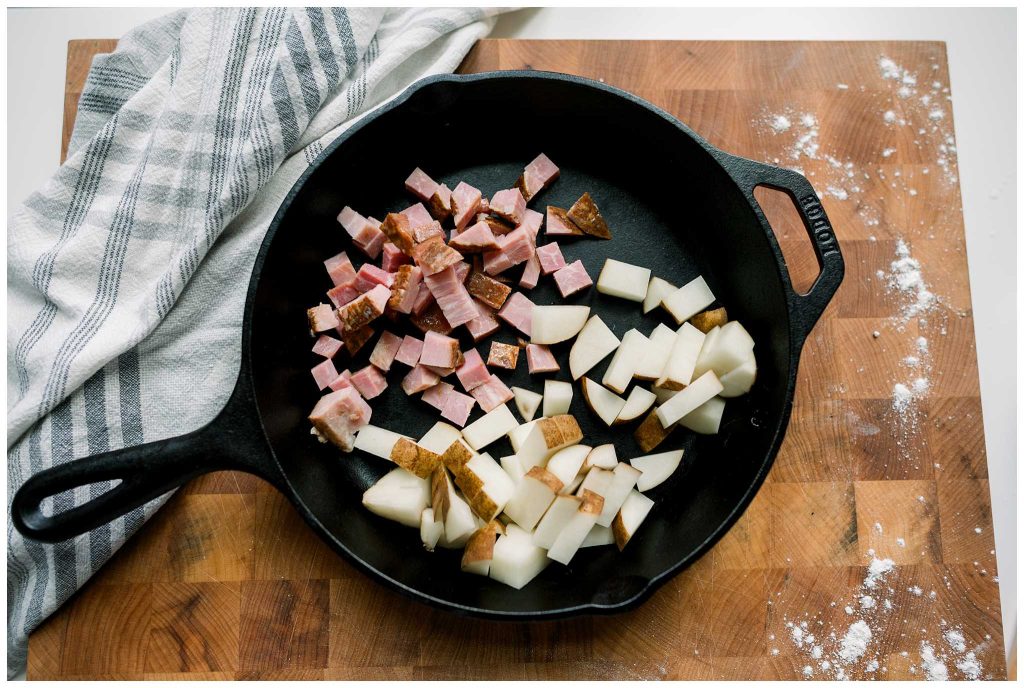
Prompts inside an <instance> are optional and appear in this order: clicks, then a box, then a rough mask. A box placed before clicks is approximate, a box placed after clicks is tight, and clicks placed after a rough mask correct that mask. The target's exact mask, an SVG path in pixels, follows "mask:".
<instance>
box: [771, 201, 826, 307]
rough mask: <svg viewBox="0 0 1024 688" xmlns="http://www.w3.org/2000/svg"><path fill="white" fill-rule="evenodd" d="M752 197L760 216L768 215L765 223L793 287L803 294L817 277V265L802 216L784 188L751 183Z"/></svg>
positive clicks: (818, 269) (819, 270)
mask: <svg viewBox="0 0 1024 688" xmlns="http://www.w3.org/2000/svg"><path fill="white" fill-rule="evenodd" d="M754 198H755V199H756V200H757V204H758V205H759V206H761V211H762V212H763V213H764V216H765V217H766V218H768V224H769V225H771V228H772V231H773V232H774V233H775V238H776V240H778V242H779V248H781V249H782V256H783V257H784V258H785V259H786V268H787V269H788V270H789V279H790V281H791V282H792V283H793V289H794V290H795V291H796V293H798V294H800V295H804V294H806V293H807V292H808V291H810V289H811V285H812V284H814V281H815V280H816V279H818V275H819V274H820V273H821V266H820V265H819V264H818V258H817V256H816V255H815V253H814V247H813V246H812V244H811V240H810V238H809V237H808V236H807V230H806V229H805V228H804V223H803V220H802V219H800V213H799V212H798V211H797V209H796V206H795V205H794V204H793V201H792V199H790V197H789V196H788V195H787V194H786V192H784V191H779V190H777V189H773V188H770V187H767V186H755V187H754Z"/></svg>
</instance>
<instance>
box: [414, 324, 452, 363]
mask: <svg viewBox="0 0 1024 688" xmlns="http://www.w3.org/2000/svg"><path fill="white" fill-rule="evenodd" d="M460 353H461V352H460V351H459V342H458V340H457V339H452V338H451V337H446V336H445V335H443V334H438V333H437V332H427V333H426V335H425V336H424V338H423V351H421V352H420V365H428V366H436V367H438V368H453V367H454V366H455V365H456V364H457V363H458V361H459V354H460Z"/></svg>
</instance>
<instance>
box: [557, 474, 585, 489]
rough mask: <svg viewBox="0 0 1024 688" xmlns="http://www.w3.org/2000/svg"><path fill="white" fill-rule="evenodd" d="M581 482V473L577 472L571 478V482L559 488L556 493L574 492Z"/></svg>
mask: <svg viewBox="0 0 1024 688" xmlns="http://www.w3.org/2000/svg"><path fill="white" fill-rule="evenodd" d="M582 482H583V474H582V473H577V474H576V477H575V478H573V479H572V482H571V483H569V484H567V485H566V486H565V487H563V488H562V489H561V490H559V491H558V494H576V488H578V487H579V486H580V484H581V483H582Z"/></svg>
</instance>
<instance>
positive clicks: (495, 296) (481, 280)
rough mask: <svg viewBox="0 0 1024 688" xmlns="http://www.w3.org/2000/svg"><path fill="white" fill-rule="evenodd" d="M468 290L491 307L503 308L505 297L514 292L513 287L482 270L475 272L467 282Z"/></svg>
mask: <svg viewBox="0 0 1024 688" xmlns="http://www.w3.org/2000/svg"><path fill="white" fill-rule="evenodd" d="M466 291H468V292H469V293H470V295H472V296H475V297H476V298H478V299H480V300H481V301H483V302H484V303H486V304H487V305H488V306H490V307H491V308H501V307H502V306H503V305H504V304H505V299H507V298H508V295H509V294H511V293H512V288H511V287H509V286H507V285H504V284H502V283H501V282H499V281H497V280H495V279H491V278H490V277H488V276H487V275H485V274H484V273H482V272H473V273H472V274H470V276H469V280H468V281H467V282H466Z"/></svg>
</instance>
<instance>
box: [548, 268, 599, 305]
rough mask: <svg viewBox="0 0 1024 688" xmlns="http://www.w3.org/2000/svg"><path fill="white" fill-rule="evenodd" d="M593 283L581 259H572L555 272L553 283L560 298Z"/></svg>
mask: <svg viewBox="0 0 1024 688" xmlns="http://www.w3.org/2000/svg"><path fill="white" fill-rule="evenodd" d="M593 283H594V282H593V280H591V279H590V275H588V274H587V269H586V268H585V267H583V261H582V260H577V261H573V262H572V263H569V264H568V265H566V266H565V267H564V268H562V269H561V270H559V271H558V272H556V273H555V284H557V285H558V292H559V293H560V294H561V295H562V298H565V297H567V296H571V295H572V294H575V293H576V292H578V291H583V290H584V289H586V288H587V287H589V286H590V285H592V284H593Z"/></svg>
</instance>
